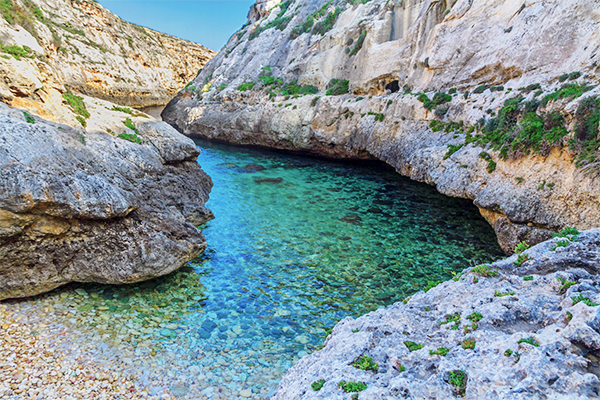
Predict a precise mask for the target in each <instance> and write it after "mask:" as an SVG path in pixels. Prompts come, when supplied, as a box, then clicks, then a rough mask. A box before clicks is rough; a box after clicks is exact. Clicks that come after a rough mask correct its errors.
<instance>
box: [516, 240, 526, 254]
mask: <svg viewBox="0 0 600 400" xmlns="http://www.w3.org/2000/svg"><path fill="white" fill-rule="evenodd" d="M528 248H529V245H528V244H527V243H525V242H521V243H519V244H517V245H516V246H515V253H517V254H520V253H522V252H524V251H525V250H527V249H528Z"/></svg>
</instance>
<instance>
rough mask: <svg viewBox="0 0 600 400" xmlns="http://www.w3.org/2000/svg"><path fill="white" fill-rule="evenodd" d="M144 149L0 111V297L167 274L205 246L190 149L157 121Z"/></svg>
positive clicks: (197, 172)
mask: <svg viewBox="0 0 600 400" xmlns="http://www.w3.org/2000/svg"><path fill="white" fill-rule="evenodd" d="M137 129H138V131H139V138H140V140H141V141H142V143H141V144H140V143H134V142H130V141H128V140H125V139H123V138H120V137H115V136H113V135H110V134H107V133H101V132H85V131H82V130H77V129H73V128H71V127H69V126H67V125H62V126H58V125H56V124H53V123H49V122H47V121H44V120H41V119H37V120H36V122H35V123H28V122H26V121H25V118H24V115H23V113H22V112H21V111H18V110H13V109H10V108H9V107H8V106H6V105H4V104H0V143H2V145H1V146H0V299H5V298H11V297H24V296H31V295H35V294H38V293H42V292H45V291H48V290H51V289H53V288H55V287H58V286H60V285H63V284H65V283H68V282H72V281H76V282H100V283H129V282H137V281H141V280H145V279H149V278H153V277H156V276H160V275H164V274H167V273H169V272H171V271H173V270H175V269H177V268H179V267H181V266H182V265H183V264H185V263H186V262H187V261H189V260H191V259H193V258H194V257H195V256H197V255H198V254H199V253H200V252H202V251H203V250H204V249H205V248H206V241H205V239H204V236H203V235H202V233H201V232H200V231H199V230H198V229H197V228H196V226H199V225H201V224H203V223H204V222H206V221H208V220H209V219H211V218H213V216H212V213H211V212H210V210H208V209H207V208H206V207H205V206H204V203H205V202H206V201H207V200H208V194H209V192H210V189H211V187H212V182H211V180H210V178H209V177H208V176H207V175H206V174H205V173H204V172H203V171H202V169H201V168H200V166H199V165H198V163H197V162H196V158H197V156H198V154H199V150H198V148H197V147H196V146H195V145H194V143H193V142H192V141H191V140H190V139H187V138H185V137H184V136H182V135H181V134H179V133H178V132H177V131H175V130H174V129H172V128H171V127H170V126H168V125H167V124H165V123H162V122H158V121H150V120H149V121H147V122H144V123H139V124H137Z"/></svg>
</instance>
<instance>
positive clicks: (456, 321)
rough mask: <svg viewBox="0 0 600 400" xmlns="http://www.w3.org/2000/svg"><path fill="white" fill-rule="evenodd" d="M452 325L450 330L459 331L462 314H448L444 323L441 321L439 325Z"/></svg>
mask: <svg viewBox="0 0 600 400" xmlns="http://www.w3.org/2000/svg"><path fill="white" fill-rule="evenodd" d="M445 324H452V325H450V329H458V328H459V327H460V313H455V314H447V315H446V316H445V317H444V321H440V322H439V325H440V326H442V325H445Z"/></svg>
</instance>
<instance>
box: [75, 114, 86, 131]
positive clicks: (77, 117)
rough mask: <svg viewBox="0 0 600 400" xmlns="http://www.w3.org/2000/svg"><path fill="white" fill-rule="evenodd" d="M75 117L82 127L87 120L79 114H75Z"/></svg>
mask: <svg viewBox="0 0 600 400" xmlns="http://www.w3.org/2000/svg"><path fill="white" fill-rule="evenodd" d="M75 119H76V120H77V121H79V123H80V124H81V126H83V127H84V128H85V127H86V126H87V121H86V119H85V118H83V117H82V116H81V115H76V116H75Z"/></svg>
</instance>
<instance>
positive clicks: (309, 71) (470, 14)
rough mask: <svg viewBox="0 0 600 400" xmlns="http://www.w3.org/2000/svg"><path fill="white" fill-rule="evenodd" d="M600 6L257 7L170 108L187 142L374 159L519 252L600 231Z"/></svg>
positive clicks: (315, 2)
mask: <svg viewBox="0 0 600 400" xmlns="http://www.w3.org/2000/svg"><path fill="white" fill-rule="evenodd" d="M599 62H600V2H599V1H597V0H594V1H588V0H569V1H559V0H548V1H542V2H540V1H533V0H525V1H523V0H508V1H500V0H493V1H488V0H458V1H439V0H396V1H387V0H371V1H368V0H330V1H326V0H309V1H303V2H300V1H293V0H286V1H284V2H282V3H280V4H279V5H276V4H273V2H269V1H260V2H258V3H257V4H256V5H255V6H253V8H252V9H251V11H250V13H249V20H248V23H247V24H246V25H245V26H244V27H242V29H240V31H238V32H237V33H236V34H234V35H233V36H232V37H231V39H230V41H229V43H228V44H227V45H226V46H225V47H224V49H223V50H222V51H221V52H220V53H219V54H218V55H217V56H216V57H215V58H213V59H212V60H211V61H210V62H209V63H208V64H207V65H206V67H205V68H204V69H203V71H202V72H201V73H200V74H199V75H198V76H197V77H196V78H195V80H194V81H193V83H192V84H191V85H190V86H189V87H188V88H187V89H186V90H183V91H182V92H180V93H179V94H178V95H177V97H176V98H175V99H174V100H173V101H172V102H171V103H170V104H169V105H168V107H167V109H165V111H164V113H163V118H164V119H165V120H166V121H167V122H169V123H171V124H172V125H173V126H175V127H177V128H178V129H179V130H180V131H182V132H183V133H185V134H187V135H196V136H200V137H204V138H209V139H216V140H222V141H227V142H232V143H238V144H248V145H262V146H269V147H274V148H282V149H289V150H295V151H304V152H311V153H317V154H321V155H326V156H333V157H341V158H377V159H381V160H384V161H385V162H387V163H388V164H390V165H392V166H394V167H395V168H396V169H397V170H398V172H400V173H402V174H404V175H407V176H409V177H411V178H413V179H416V180H421V181H425V182H427V183H430V184H432V185H435V186H436V187H437V188H438V190H439V191H440V192H442V193H444V194H447V195H450V196H457V197H465V198H470V199H473V200H474V202H475V204H476V205H477V206H478V207H479V208H480V210H481V213H482V215H483V216H484V217H485V218H486V219H487V220H488V221H489V222H490V223H491V224H492V225H493V226H494V228H495V230H496V232H497V234H498V239H499V242H500V244H501V245H502V247H503V248H504V249H505V250H506V251H508V252H511V251H512V249H513V248H514V246H515V245H516V244H517V243H518V242H520V241H522V240H526V241H528V242H529V243H531V244H533V243H538V242H540V241H542V240H544V239H547V238H548V237H549V236H550V234H551V232H552V231H557V230H559V229H561V228H563V227H565V226H577V227H579V228H580V229H588V228H593V227H597V226H598V225H599V224H600V179H598V178H597V171H598V165H599V164H598V163H599V162H600V156H599V152H598V147H599V146H600V142H599V138H598V121H600V88H598V87H597V85H598V80H599V77H600V67H599V65H598V63H599Z"/></svg>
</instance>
